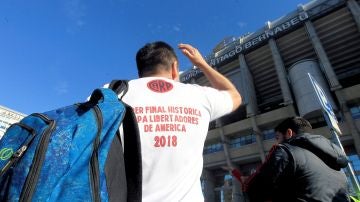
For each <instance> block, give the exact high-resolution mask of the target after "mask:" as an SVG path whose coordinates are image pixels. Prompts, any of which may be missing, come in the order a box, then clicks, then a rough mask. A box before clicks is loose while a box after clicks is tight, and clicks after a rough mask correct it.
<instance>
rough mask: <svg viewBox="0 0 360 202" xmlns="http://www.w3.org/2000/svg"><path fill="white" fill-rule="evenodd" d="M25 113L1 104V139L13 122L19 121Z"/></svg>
mask: <svg viewBox="0 0 360 202" xmlns="http://www.w3.org/2000/svg"><path fill="white" fill-rule="evenodd" d="M24 117H25V114H23V113H20V112H17V111H14V110H12V109H9V108H6V107H3V106H1V105H0V139H1V137H2V136H3V135H4V133H5V131H6V130H7V129H8V128H9V126H10V125H11V124H13V123H16V122H19V121H20V120H21V119H22V118H24Z"/></svg>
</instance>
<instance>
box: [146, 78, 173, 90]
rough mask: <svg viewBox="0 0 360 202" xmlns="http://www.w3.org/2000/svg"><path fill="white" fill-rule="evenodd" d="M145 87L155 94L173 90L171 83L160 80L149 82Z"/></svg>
mask: <svg viewBox="0 0 360 202" xmlns="http://www.w3.org/2000/svg"><path fill="white" fill-rule="evenodd" d="M147 87H148V88H149V89H150V90H152V91H154V92H157V93H166V92H168V91H170V90H171V89H173V85H172V83H170V82H167V81H164V80H161V79H156V80H152V81H149V82H148V83H147Z"/></svg>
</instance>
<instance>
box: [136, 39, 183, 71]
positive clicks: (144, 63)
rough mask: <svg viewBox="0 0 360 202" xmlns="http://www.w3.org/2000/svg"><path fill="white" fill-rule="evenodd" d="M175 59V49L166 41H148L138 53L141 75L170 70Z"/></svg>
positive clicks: (137, 62) (137, 63)
mask: <svg viewBox="0 0 360 202" xmlns="http://www.w3.org/2000/svg"><path fill="white" fill-rule="evenodd" d="M174 59H175V60H176V61H177V57H176V54H175V52H174V49H173V48H172V47H171V46H170V45H168V44H167V43H165V42H162V41H156V42H153V43H147V44H145V46H144V47H142V48H141V49H140V50H139V51H138V52H137V53H136V65H137V68H138V74H139V77H144V76H149V75H151V74H154V73H156V72H158V71H160V70H169V69H170V68H171V64H172V63H173V61H174Z"/></svg>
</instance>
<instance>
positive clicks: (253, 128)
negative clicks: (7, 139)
mask: <svg viewBox="0 0 360 202" xmlns="http://www.w3.org/2000/svg"><path fill="white" fill-rule="evenodd" d="M206 58H207V61H208V62H209V63H210V64H211V65H212V66H213V67H214V68H215V69H217V70H218V71H219V72H221V73H223V74H224V75H226V76H227V77H228V78H230V79H231V81H232V82H233V83H234V84H235V85H236V87H237V88H238V89H239V91H240V92H241V94H242V96H243V101H244V103H243V104H242V106H241V107H240V108H239V109H238V110H237V111H235V112H233V113H232V114H230V115H227V116H225V117H222V118H220V119H218V120H216V121H213V122H212V123H210V126H209V132H208V136H207V139H206V142H205V147H204V170H203V175H202V179H201V180H202V185H203V191H204V195H205V198H206V201H207V202H212V201H242V196H243V195H242V194H243V193H242V192H241V188H240V186H241V185H240V184H239V182H238V181H237V180H236V179H235V178H232V177H231V175H230V174H229V172H228V171H227V170H226V168H227V167H228V166H229V165H235V166H236V167H237V168H239V169H240V170H241V171H242V173H243V174H244V175H249V174H250V173H251V172H253V171H254V170H255V169H256V168H257V166H258V165H259V164H260V163H261V162H262V161H264V158H265V156H266V154H267V153H268V151H269V149H270V148H271V146H272V145H273V144H274V143H275V139H274V135H275V134H274V129H273V128H274V127H275V126H276V125H277V124H278V123H279V122H281V121H282V120H284V119H285V118H287V117H292V116H295V115H300V116H303V117H305V118H306V119H308V120H309V121H310V122H311V124H312V125H313V127H314V128H315V131H314V132H315V133H318V134H322V135H324V136H326V137H328V138H330V130H329V128H328V127H327V123H326V121H325V119H324V117H323V114H322V111H321V105H320V104H319V103H318V100H317V98H316V94H315V92H314V90H313V87H312V85H311V83H310V80H309V77H308V74H307V73H310V74H311V75H312V76H313V77H314V78H315V79H316V80H317V82H318V83H319V84H320V86H321V87H322V89H323V90H324V91H325V94H326V96H327V97H328V99H329V100H330V103H331V104H332V107H333V109H334V110H335V113H336V116H337V119H338V121H339V126H340V129H341V132H342V134H341V135H340V140H341V142H342V145H343V147H344V149H345V151H346V153H347V155H348V156H349V159H350V160H351V163H352V166H353V168H354V171H355V175H356V177H357V178H358V179H359V180H360V159H359V155H360V0H316V1H311V2H310V3H307V4H306V5H299V6H298V7H297V9H296V10H295V11H293V12H290V13H289V14H287V15H286V16H284V17H281V18H280V19H277V20H275V21H272V22H267V23H266V25H265V26H264V27H262V28H260V29H259V30H258V31H256V32H254V33H250V34H247V35H244V36H241V37H237V38H227V39H226V40H224V41H222V42H221V43H220V44H218V45H217V46H216V47H215V48H214V50H213V53H211V55H209V56H207V57H206ZM181 81H182V82H184V83H197V84H200V85H210V84H209V83H208V81H207V80H206V78H205V77H204V76H203V74H202V73H201V72H200V71H199V70H198V69H196V68H192V69H189V70H187V71H186V72H184V73H183V74H182V75H181Z"/></svg>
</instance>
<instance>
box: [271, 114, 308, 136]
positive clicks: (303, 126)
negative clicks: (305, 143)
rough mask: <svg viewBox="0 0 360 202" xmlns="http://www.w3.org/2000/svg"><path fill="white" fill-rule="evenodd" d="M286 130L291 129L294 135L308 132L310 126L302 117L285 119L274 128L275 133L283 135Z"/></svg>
mask: <svg viewBox="0 0 360 202" xmlns="http://www.w3.org/2000/svg"><path fill="white" fill-rule="evenodd" d="M287 129H291V130H292V131H294V132H295V133H296V134H299V133H305V132H310V131H311V129H312V126H311V124H310V122H309V121H307V120H306V119H304V118H302V117H298V116H297V117H292V118H287V119H285V120H284V121H282V122H281V123H280V124H279V125H277V126H276V127H275V132H280V133H282V134H285V133H286V131H287Z"/></svg>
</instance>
